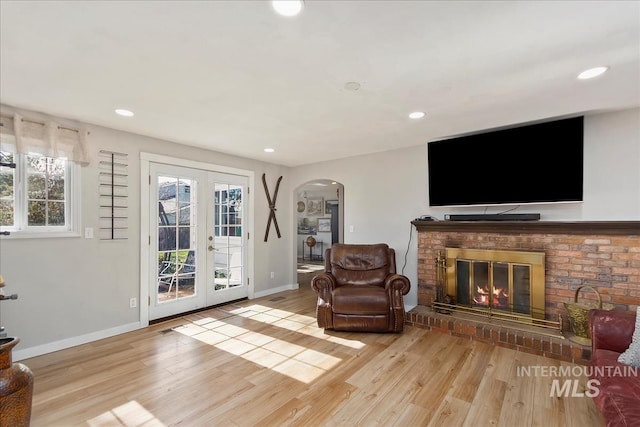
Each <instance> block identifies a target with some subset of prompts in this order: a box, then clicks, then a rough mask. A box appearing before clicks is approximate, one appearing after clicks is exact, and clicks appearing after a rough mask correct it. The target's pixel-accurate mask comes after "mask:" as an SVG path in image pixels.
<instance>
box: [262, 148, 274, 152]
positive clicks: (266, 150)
mask: <svg viewBox="0 0 640 427" xmlns="http://www.w3.org/2000/svg"><path fill="white" fill-rule="evenodd" d="M274 151H276V150H275V149H273V148H270V147H267V148H265V149H264V152H265V153H273V152H274Z"/></svg>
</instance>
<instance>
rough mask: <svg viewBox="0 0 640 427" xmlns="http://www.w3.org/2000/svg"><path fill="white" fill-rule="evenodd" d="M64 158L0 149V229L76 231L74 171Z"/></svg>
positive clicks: (41, 233)
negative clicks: (16, 152) (1, 150)
mask: <svg viewBox="0 0 640 427" xmlns="http://www.w3.org/2000/svg"><path fill="white" fill-rule="evenodd" d="M74 169H75V167H74V163H73V162H69V161H67V160H66V159H64V158H53V157H43V156H40V155H25V154H15V153H11V152H0V231H5V232H6V231H8V232H9V233H10V235H19V236H21V237H26V236H33V237H36V236H37V237H44V235H45V234H50V235H55V236H60V235H61V234H68V235H76V234H77V231H78V224H77V221H78V215H77V213H76V210H77V209H76V205H77V204H78V200H77V197H76V196H75V195H76V194H77V191H76V187H77V184H76V181H77V176H76V175H77V174H76V173H74V172H75V170H74Z"/></svg>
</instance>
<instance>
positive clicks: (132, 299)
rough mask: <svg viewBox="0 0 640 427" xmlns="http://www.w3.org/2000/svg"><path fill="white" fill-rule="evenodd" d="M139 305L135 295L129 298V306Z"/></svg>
mask: <svg viewBox="0 0 640 427" xmlns="http://www.w3.org/2000/svg"><path fill="white" fill-rule="evenodd" d="M137 306H138V299H137V298H135V297H133V298H131V299H129V308H136V307H137Z"/></svg>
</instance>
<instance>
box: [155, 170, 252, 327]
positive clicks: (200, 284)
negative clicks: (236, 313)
mask: <svg viewBox="0 0 640 427" xmlns="http://www.w3.org/2000/svg"><path fill="white" fill-rule="evenodd" d="M149 171H150V183H149V185H150V191H149V199H150V200H149V203H150V206H151V209H150V210H149V212H150V218H149V224H150V230H149V236H150V239H149V243H150V246H151V248H150V249H151V250H150V251H149V254H150V260H149V264H150V265H151V268H152V270H153V274H150V279H151V280H150V283H149V320H154V319H159V318H163V317H168V316H172V315H175V314H180V313H184V312H187V311H191V310H195V309H199V308H202V307H208V306H211V305H215V304H220V303H224V302H227V301H232V300H236V299H240V298H246V297H247V295H248V284H247V279H246V277H247V276H246V268H245V266H246V254H247V251H246V237H247V236H246V231H245V229H246V227H245V223H246V221H245V212H246V197H245V193H246V188H247V185H248V178H247V177H244V176H238V175H231V174H224V173H217V172H209V171H204V170H199V169H192V168H187V167H180V166H173V165H166V164H160V163H150V167H149Z"/></svg>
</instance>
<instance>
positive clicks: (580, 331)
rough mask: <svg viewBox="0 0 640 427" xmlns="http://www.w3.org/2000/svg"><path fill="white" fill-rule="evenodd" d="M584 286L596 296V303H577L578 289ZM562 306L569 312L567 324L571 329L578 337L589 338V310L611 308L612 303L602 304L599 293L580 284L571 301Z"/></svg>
mask: <svg viewBox="0 0 640 427" xmlns="http://www.w3.org/2000/svg"><path fill="white" fill-rule="evenodd" d="M584 288H589V289H591V290H592V291H593V292H594V293H595V294H596V295H597V297H598V303H597V304H595V303H582V304H579V303H578V294H579V293H580V290H582V289H584ZM564 307H565V308H566V309H567V313H568V314H569V325H570V326H571V331H573V333H574V334H576V336H578V337H582V338H587V339H590V338H591V333H590V331H589V317H588V315H589V310H593V309H596V308H597V309H604V310H612V309H613V307H614V306H613V304H602V297H601V296H600V293H599V292H598V291H597V290H596V289H595V288H592V287H591V286H580V287H579V288H578V289H576V293H575V295H574V297H573V302H565V303H564Z"/></svg>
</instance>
